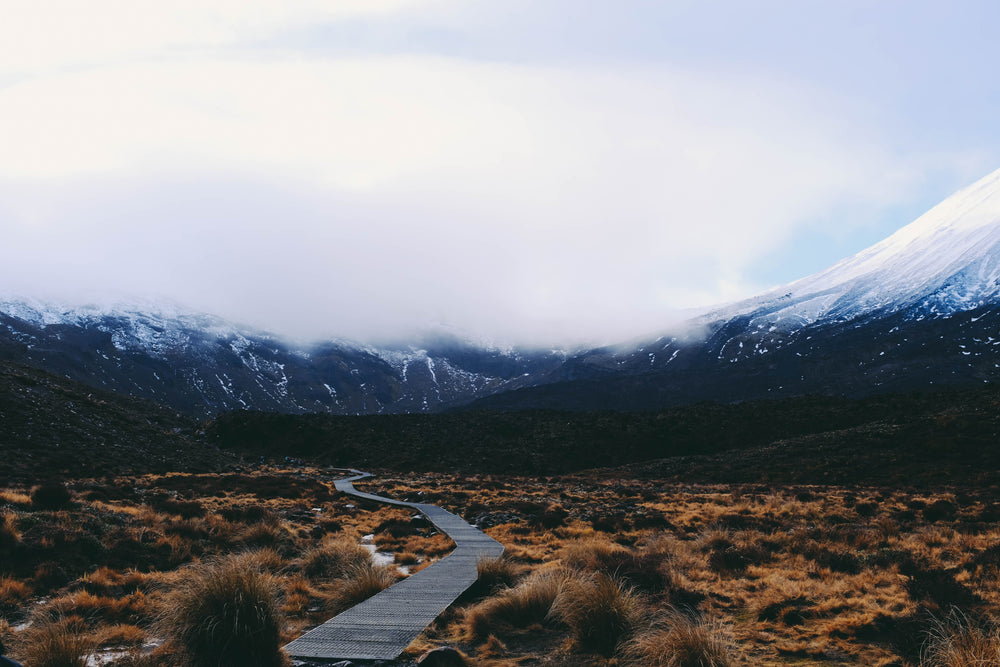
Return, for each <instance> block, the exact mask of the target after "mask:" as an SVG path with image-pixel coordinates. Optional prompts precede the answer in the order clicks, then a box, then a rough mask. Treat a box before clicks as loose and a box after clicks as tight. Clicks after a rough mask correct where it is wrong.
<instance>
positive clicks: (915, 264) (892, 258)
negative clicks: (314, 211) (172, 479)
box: [0, 171, 1000, 416]
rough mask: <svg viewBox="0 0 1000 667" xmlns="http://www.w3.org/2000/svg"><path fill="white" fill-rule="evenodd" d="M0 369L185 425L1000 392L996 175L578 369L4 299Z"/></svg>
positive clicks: (457, 341)
mask: <svg viewBox="0 0 1000 667" xmlns="http://www.w3.org/2000/svg"><path fill="white" fill-rule="evenodd" d="M0 358H6V359H10V360H14V361H17V362H20V363H24V364H28V365H33V366H37V367H40V368H42V369H44V370H47V371H49V372H52V373H56V374H59V375H65V376H67V377H70V378H72V379H75V380H79V381H82V382H86V383H90V384H91V385H93V386H97V387H103V388H108V389H111V390H114V391H117V392H120V393H125V394H130V395H133V396H139V397H143V398H148V399H152V400H155V401H158V402H160V403H163V404H165V405H169V406H172V407H174V408H176V409H178V410H182V411H184V412H187V413H189V414H194V415H199V416H210V415H214V414H218V413H219V412H223V411H227V410H233V409H241V408H246V409H255V410H270V411H278V412H289V413H301V412H327V413H333V414H373V413H398V412H433V411H440V410H444V409H448V408H451V407H454V406H459V405H463V404H467V403H470V402H476V401H481V402H477V403H474V404H475V405H479V406H487V407H492V408H498V409H513V408H525V407H528V408H530V407H552V408H579V409H604V408H617V409H641V408H655V407H661V406H665V405H674V404H679V403H685V402H691V401H696V400H724V401H734V400H744V399H749V398H759V397H767V396H781V395H799V394H805V393H810V392H817V393H826V394H846V395H853V396H862V395H866V394H870V393H874V392H881V391H896V390H910V389H922V388H927V387H930V386H934V385H941V384H952V385H956V384H957V385H960V384H973V383H980V384H981V383H983V382H992V381H994V380H996V379H998V378H1000V171H997V172H995V173H993V174H991V175H989V176H987V177H986V178H983V179H982V180H980V181H979V182H977V183H975V184H974V185H972V186H970V187H968V188H966V189H964V190H962V191H960V192H958V193H956V194H955V195H953V196H952V197H950V198H948V199H947V200H945V201H944V202H942V203H941V204H940V205H938V206H936V207H934V208H933V209H932V210H931V211H929V212H928V213H926V214H925V215H923V216H921V217H920V218H919V219H917V220H916V221H914V222H913V223H911V224H910V225H908V226H906V227H904V228H902V229H900V230H899V231H898V232H897V233H895V234H893V235H892V236H890V237H889V238H887V239H885V240H884V241H882V242H881V243H878V244H876V245H874V246H872V247H871V248H869V249H867V250H864V251H862V252H860V253H858V254H857V255H855V256H853V257H850V258H847V259H845V260H843V261H841V262H839V263H837V264H835V265H834V266H832V267H830V268H829V269H827V270H825V271H821V272H819V273H817V274H815V275H813V276H809V277H807V278H804V279H802V280H799V281H797V282H795V283H792V284H790V285H787V286H785V287H781V288H777V289H774V290H771V291H769V292H766V293H764V294H762V295H760V296H758V297H755V298H752V299H748V300H745V301H742V302H738V303H735V304H732V305H730V306H726V307H723V308H719V309H715V310H713V311H711V312H708V313H706V314H704V315H702V316H700V317H698V318H695V319H694V320H692V321H691V322H689V323H688V326H687V327H685V328H684V332H683V334H676V335H664V336H661V337H659V338H656V339H655V340H649V341H646V342H643V343H639V344H629V345H621V346H616V347H608V348H599V349H593V350H588V351H584V352H580V353H575V354H567V353H566V352H563V351H559V350H543V351H519V350H515V349H502V348H498V347H495V346H491V345H484V344H483V343H482V342H479V341H466V340H463V339H461V338H457V337H454V336H442V335H438V336H429V337H426V338H424V339H422V340H417V341H413V342H411V344H404V345H397V346H371V345H367V346H366V345H359V344H356V343H351V342H348V341H343V340H330V341H326V342H323V343H320V344H316V345H310V346H303V345H295V344H290V343H287V342H285V341H282V340H280V339H278V338H275V337H274V336H270V335H268V334H266V333H261V332H256V331H252V330H249V329H247V328H245V327H239V326H235V325H233V324H231V323H228V322H225V321H224V320H221V319H219V318H216V317H212V316H209V315H203V314H198V313H191V312H187V311H185V310H184V309H183V308H180V307H176V306H165V305H163V304H161V303H117V304H108V305H99V306H87V307H76V306H66V305H54V304H51V303H44V302H38V301H31V300H25V299H12V298H7V299H0Z"/></svg>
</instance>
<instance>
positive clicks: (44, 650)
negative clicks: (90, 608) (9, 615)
mask: <svg viewBox="0 0 1000 667" xmlns="http://www.w3.org/2000/svg"><path fill="white" fill-rule="evenodd" d="M93 648H94V646H93V642H92V640H91V639H90V638H89V637H87V635H86V631H85V629H84V628H82V627H81V624H80V623H79V621H78V619H73V618H69V619H67V618H58V617H56V618H45V617H43V616H38V617H37V618H36V619H35V622H34V624H33V625H32V626H31V627H30V628H29V629H28V630H27V631H25V632H24V633H23V634H22V636H20V637H19V638H18V646H17V650H16V651H15V652H14V653H13V655H14V656H15V657H16V658H17V659H18V660H20V661H21V662H23V663H24V664H25V665H28V666H29V667H86V665H87V658H88V656H89V655H90V652H91V651H92V650H93Z"/></svg>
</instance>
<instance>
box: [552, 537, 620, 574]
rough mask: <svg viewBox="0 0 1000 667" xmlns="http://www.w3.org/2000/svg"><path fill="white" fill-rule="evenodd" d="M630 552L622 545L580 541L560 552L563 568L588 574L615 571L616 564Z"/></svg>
mask: <svg viewBox="0 0 1000 667" xmlns="http://www.w3.org/2000/svg"><path fill="white" fill-rule="evenodd" d="M628 554H629V550H628V549H626V548H625V547H623V546H621V545H620V544H615V543H614V542H608V541H605V540H596V539H589V540H580V541H578V542H573V543H571V544H567V545H566V546H565V547H563V549H562V551H561V552H559V557H560V560H561V561H562V564H563V567H567V568H569V569H571V570H581V571H586V572H596V571H604V572H607V571H608V570H609V569H610V570H613V569H614V564H615V563H619V562H621V561H622V560H624V559H625V558H626V557H627V556H628Z"/></svg>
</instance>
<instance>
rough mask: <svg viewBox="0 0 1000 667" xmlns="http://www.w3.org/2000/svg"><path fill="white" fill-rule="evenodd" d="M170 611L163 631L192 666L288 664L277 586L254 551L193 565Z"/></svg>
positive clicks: (175, 593) (167, 604)
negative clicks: (281, 645) (281, 640)
mask: <svg viewBox="0 0 1000 667" xmlns="http://www.w3.org/2000/svg"><path fill="white" fill-rule="evenodd" d="M165 610H166V611H165V613H164V615H163V617H162V618H161V619H160V623H159V632H160V633H162V634H163V635H164V636H165V637H167V638H168V640H169V641H170V642H171V643H172V644H173V645H174V646H175V647H176V648H177V649H178V650H179V651H180V652H181V653H182V654H183V656H184V657H185V658H186V664H189V665H191V666H192V667H209V666H210V665H211V666H212V667H229V666H232V667H238V666H245V667H271V666H277V665H282V664H284V658H283V655H282V654H281V652H280V648H279V636H280V633H281V628H282V624H283V620H282V616H281V612H280V609H279V606H278V603H277V599H276V589H275V584H274V581H273V579H272V578H271V576H270V575H268V574H266V573H264V572H262V571H261V569H260V566H259V564H258V563H257V562H256V561H255V559H254V558H253V554H240V555H236V556H228V557H225V558H222V559H219V560H217V561H214V562H210V563H205V564H201V565H196V566H192V567H190V568H189V569H188V571H187V572H186V576H185V577H183V578H182V583H181V585H180V587H179V588H177V589H175V590H174V591H172V592H171V593H170V594H169V595H168V596H167V599H166V602H165Z"/></svg>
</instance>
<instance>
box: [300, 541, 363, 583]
mask: <svg viewBox="0 0 1000 667" xmlns="http://www.w3.org/2000/svg"><path fill="white" fill-rule="evenodd" d="M368 563H371V553H370V552H369V551H368V549H365V548H364V547H363V546H361V545H360V544H358V543H357V542H354V541H353V540H349V539H345V538H330V537H327V538H324V539H323V541H322V542H321V543H320V544H319V545H318V546H316V547H313V548H311V549H308V550H307V551H306V552H305V553H303V554H302V556H301V557H300V558H299V559H298V560H297V561H296V565H297V566H298V567H299V569H300V570H301V571H302V574H303V575H305V576H306V577H308V578H309V579H310V580H312V581H328V580H331V579H339V578H341V577H343V576H344V575H345V574H346V573H348V572H350V571H351V570H352V569H353V568H357V567H361V566H363V565H365V564H368Z"/></svg>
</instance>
